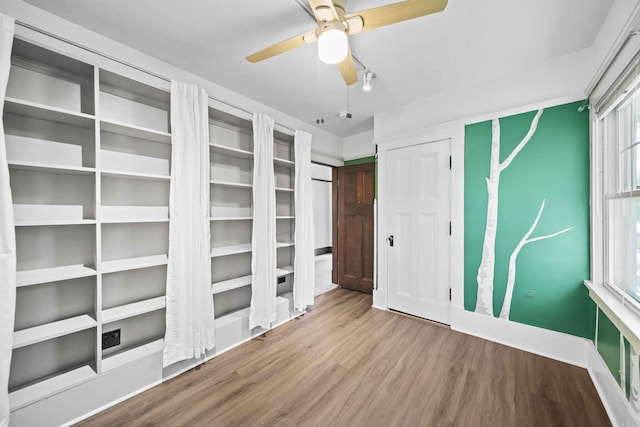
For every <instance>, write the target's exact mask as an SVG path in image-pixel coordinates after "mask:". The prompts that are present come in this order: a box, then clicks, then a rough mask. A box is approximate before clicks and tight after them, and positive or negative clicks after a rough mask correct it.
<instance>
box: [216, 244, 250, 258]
mask: <svg viewBox="0 0 640 427" xmlns="http://www.w3.org/2000/svg"><path fill="white" fill-rule="evenodd" d="M246 252H251V243H246V244H244V245H234V246H223V247H221V248H213V249H211V258H215V257H223V256H227V255H235V254H243V253H246Z"/></svg>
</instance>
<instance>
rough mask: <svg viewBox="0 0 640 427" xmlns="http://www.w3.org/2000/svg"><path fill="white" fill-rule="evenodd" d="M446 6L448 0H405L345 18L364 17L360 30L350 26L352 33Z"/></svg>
mask: <svg viewBox="0 0 640 427" xmlns="http://www.w3.org/2000/svg"><path fill="white" fill-rule="evenodd" d="M445 7H447V0H405V1H401V2H397V3H392V4H388V5H386V6H380V7H375V8H373V9H367V10H363V11H361V12H355V13H349V14H346V15H345V16H344V18H345V19H346V20H347V22H350V20H351V19H353V18H356V17H361V18H362V21H363V26H362V28H361V29H360V30H358V28H357V27H354V29H353V31H352V30H351V28H350V29H349V35H351V34H357V33H361V32H364V31H371V30H374V29H376V28H380V27H384V26H387V25H391V24H395V23H397V22H402V21H408V20H409V19H414V18H419V17H421V16H425V15H430V14H432V13H437V12H442V11H443V10H444V8H445Z"/></svg>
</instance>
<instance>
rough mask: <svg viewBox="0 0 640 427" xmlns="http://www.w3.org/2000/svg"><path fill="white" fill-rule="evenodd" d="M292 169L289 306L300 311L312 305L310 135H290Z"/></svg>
mask: <svg viewBox="0 0 640 427" xmlns="http://www.w3.org/2000/svg"><path fill="white" fill-rule="evenodd" d="M294 151H295V159H296V169H295V187H294V196H295V213H296V228H295V245H296V246H295V251H296V252H295V259H294V269H293V271H294V272H295V275H294V279H293V307H294V309H295V310H298V311H303V310H305V309H306V308H307V306H309V305H313V302H314V287H315V276H316V267H315V244H314V243H315V241H314V234H313V199H312V198H313V193H312V188H311V134H310V133H307V132H303V131H299V130H297V131H296V132H295V135H294Z"/></svg>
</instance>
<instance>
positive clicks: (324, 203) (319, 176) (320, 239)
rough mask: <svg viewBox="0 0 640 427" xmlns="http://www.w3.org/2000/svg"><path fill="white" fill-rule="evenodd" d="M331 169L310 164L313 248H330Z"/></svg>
mask: <svg viewBox="0 0 640 427" xmlns="http://www.w3.org/2000/svg"><path fill="white" fill-rule="evenodd" d="M331 172H332V171H331V168H330V167H328V166H323V165H318V164H312V165H311V178H312V179H314V178H315V179H314V180H313V181H312V184H311V186H312V190H313V223H314V233H315V234H314V237H315V248H316V249H318V248H328V247H331V246H332V230H331V221H332V218H331V185H332V184H331Z"/></svg>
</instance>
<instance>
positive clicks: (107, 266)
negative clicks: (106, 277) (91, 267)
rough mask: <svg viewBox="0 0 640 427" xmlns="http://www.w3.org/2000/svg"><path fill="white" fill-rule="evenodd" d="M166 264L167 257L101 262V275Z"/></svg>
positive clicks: (145, 257) (154, 256) (153, 256)
mask: <svg viewBox="0 0 640 427" xmlns="http://www.w3.org/2000/svg"><path fill="white" fill-rule="evenodd" d="M167 262H168V259H167V255H152V256H144V257H138V258H127V259H119V260H115V261H103V262H102V273H105V274H106V273H115V272H118V271H126V270H136V269H139V268H148V267H155V266H158V265H166V264H167Z"/></svg>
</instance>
